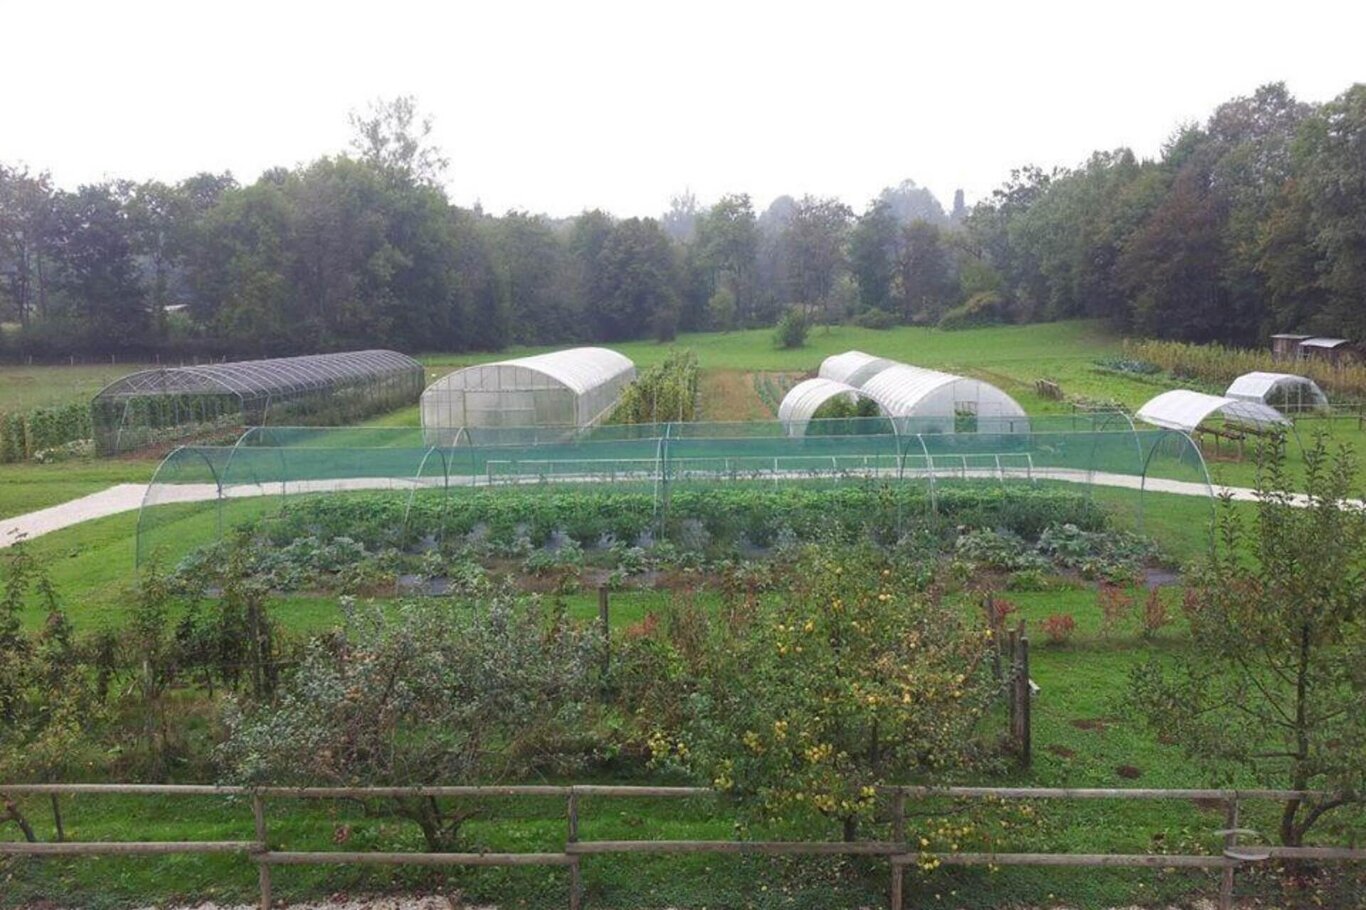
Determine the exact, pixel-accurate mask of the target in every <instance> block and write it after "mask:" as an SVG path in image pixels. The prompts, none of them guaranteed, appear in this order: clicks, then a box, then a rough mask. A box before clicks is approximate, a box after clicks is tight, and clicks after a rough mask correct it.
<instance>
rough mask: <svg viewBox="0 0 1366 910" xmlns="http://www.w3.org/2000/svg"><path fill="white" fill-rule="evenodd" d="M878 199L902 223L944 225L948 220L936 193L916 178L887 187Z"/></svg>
mask: <svg viewBox="0 0 1366 910" xmlns="http://www.w3.org/2000/svg"><path fill="white" fill-rule="evenodd" d="M877 201H879V202H883V203H886V205H887V208H888V209H889V210H890V211H891V213H892V217H894V218H896V220H897V221H898V222H900V223H901V224H910V223H911V222H912V221H928V222H929V223H930V224H934V225H942V224H944V223H945V222H946V221H947V220H948V219H947V218H946V217H945V215H944V207H943V206H942V205H940V204H939V200H938V199H936V198H935V196H934V193H931V192H930V191H929V189H927V188H926V187H923V186H919V185H917V184H916V182H915V181H914V180H903V181H901V182H900V183H898V184H897V185H896V186H889V187H887V188H885V189H884V190H883V191H882V192H881V193H880V194H879V195H878V198H877Z"/></svg>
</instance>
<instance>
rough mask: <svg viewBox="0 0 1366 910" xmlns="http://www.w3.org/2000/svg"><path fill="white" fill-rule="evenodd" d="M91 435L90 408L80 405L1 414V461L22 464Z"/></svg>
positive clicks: (74, 404) (73, 404)
mask: <svg viewBox="0 0 1366 910" xmlns="http://www.w3.org/2000/svg"><path fill="white" fill-rule="evenodd" d="M90 435H91V429H90V408H89V407H88V406H87V405H85V404H83V403H72V404H65V405H58V406H56V407H45V408H33V409H32V410H29V411H18V412H14V413H6V414H0V462H4V463H8V462H13V461H24V460H25V459H28V458H32V457H33V456H34V455H36V454H38V453H39V452H43V451H46V450H48V449H56V448H59V447H61V446H65V445H67V444H68V443H72V442H77V441H79V440H82V439H89V438H90Z"/></svg>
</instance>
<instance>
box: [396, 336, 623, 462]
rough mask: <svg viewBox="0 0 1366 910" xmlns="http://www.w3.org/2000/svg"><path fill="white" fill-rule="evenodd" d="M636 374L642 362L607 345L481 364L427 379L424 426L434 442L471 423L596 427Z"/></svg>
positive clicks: (450, 438) (451, 440)
mask: <svg viewBox="0 0 1366 910" xmlns="http://www.w3.org/2000/svg"><path fill="white" fill-rule="evenodd" d="M635 378H636V367H635V364H634V363H632V362H631V361H630V359H628V358H626V357H624V356H622V355H621V354H618V353H617V352H616V351H609V350H607V349H606V348H571V349H569V350H565V351H554V352H552V353H549V354H537V355H535V356H533V357H519V358H516V359H514V360H500V361H498V362H496V363H485V364H480V365H478V366H472V367H467V368H466V369H463V370H456V371H455V372H453V373H450V374H448V375H446V376H443V377H442V378H441V379H438V380H437V381H436V382H434V383H432V384H431V385H430V386H428V387H427V390H426V391H424V392H423V393H422V427H423V429H424V430H425V431H426V433H427V439H428V441H429V442H432V443H434V444H457V443H460V442H461V441H462V438H461V434H462V433H463V432H464V431H466V430H472V429H476V428H484V427H491V428H497V427H562V428H566V427H567V428H574V427H589V426H593V425H595V424H597V423H599V422H601V421H602V420H603V419H605V418H606V417H607V416H608V415H609V414H610V413H611V412H612V409H613V408H614V407H615V406H616V403H617V401H618V400H619V399H620V398H621V393H622V391H623V390H624V389H625V388H626V386H628V385H629V384H630V383H631V382H632V381H633V380H634V379H635Z"/></svg>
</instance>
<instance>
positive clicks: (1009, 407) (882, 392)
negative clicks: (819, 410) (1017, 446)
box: [860, 363, 1029, 433]
mask: <svg viewBox="0 0 1366 910" xmlns="http://www.w3.org/2000/svg"><path fill="white" fill-rule="evenodd" d="M860 391H861V392H863V394H864V395H866V396H868V397H869V398H871V399H873V400H874V401H876V402H877V404H878V407H880V408H881V409H882V412H883V413H884V414H886V415H887V416H888V417H893V418H907V419H908V423H909V426H908V429H910V430H912V431H914V432H928V433H943V432H952V431H960V432H973V431H988V430H989V431H991V432H1025V431H1027V430H1028V429H1029V421H1028V418H1027V417H1026V416H1025V411H1024V408H1022V407H1020V405H1019V403H1018V402H1017V401H1015V399H1014V398H1011V397H1010V396H1009V395H1007V394H1006V393H1005V392H1003V391H1001V390H1000V389H998V388H996V386H994V385H992V384H991V383H989V382H982V381H981V380H979V379H969V378H967V377H965V376H955V375H953V374H952V373H941V372H939V371H938V370H926V369H921V368H920V367H913V366H907V365H906V364H903V363H895V364H893V365H891V366H889V367H887V368H885V369H882V370H879V371H878V372H877V373H876V374H875V375H873V376H872V377H871V378H870V379H868V380H867V381H866V382H864V383H863V385H862V387H861V388H860Z"/></svg>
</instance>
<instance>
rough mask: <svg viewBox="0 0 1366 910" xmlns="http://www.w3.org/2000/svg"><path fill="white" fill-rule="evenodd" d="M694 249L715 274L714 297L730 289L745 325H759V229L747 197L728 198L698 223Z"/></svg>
mask: <svg viewBox="0 0 1366 910" xmlns="http://www.w3.org/2000/svg"><path fill="white" fill-rule="evenodd" d="M694 246H695V247H696V249H697V255H698V258H699V259H700V260H701V262H702V264H703V265H704V267H705V268H707V269H708V270H709V271H710V273H711V282H712V290H713V293H716V292H719V291H720V290H721V288H723V287H724V288H727V289H728V290H729V292H730V293H731V295H732V296H733V298H734V304H735V310H736V313H737V314H738V318H739V320H740V321H741V322H742V323H749V322H753V321H755V316H756V314H755V312H754V308H755V295H756V292H757V287H756V275H755V267H756V259H757V257H758V253H759V227H758V221H757V219H756V218H755V217H754V207H753V205H752V204H751V203H750V199H749V196H748V195H746V194H744V193H739V194H728V195H725V196H722V197H721V199H720V200H719V201H718V202H717V203H716V204H715V205H713V206H712V207H711V208H710V209H708V210H707V211H706V212H705V213H704V214H703V215H702V216H701V217H700V218H699V220H698V223H697V238H696V242H695V244H694Z"/></svg>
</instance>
